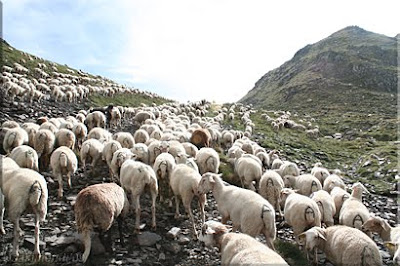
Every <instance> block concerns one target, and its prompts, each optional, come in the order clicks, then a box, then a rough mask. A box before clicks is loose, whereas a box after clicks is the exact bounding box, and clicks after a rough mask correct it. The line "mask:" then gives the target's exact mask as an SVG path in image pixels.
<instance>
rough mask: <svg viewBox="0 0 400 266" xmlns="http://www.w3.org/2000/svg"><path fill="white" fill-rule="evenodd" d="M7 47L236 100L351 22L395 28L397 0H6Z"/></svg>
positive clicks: (389, 31)
mask: <svg viewBox="0 0 400 266" xmlns="http://www.w3.org/2000/svg"><path fill="white" fill-rule="evenodd" d="M2 3H3V14H2V26H3V28H2V33H3V38H4V39H5V40H6V41H7V42H8V43H9V44H11V45H12V46H13V47H15V48H17V49H19V50H22V51H25V52H28V53H31V54H34V55H37V56H40V57H42V58H45V59H48V60H51V61H54V62H57V63H60V64H67V65H68V66H70V67H73V68H76V69H81V70H83V71H86V72H89V73H91V74H95V75H101V76H104V77H107V78H110V79H112V80H114V81H116V82H118V83H121V84H125V85H128V86H131V87H135V88H139V89H141V90H146V91H151V92H154V93H157V94H159V95H161V96H163V97H167V98H169V99H173V100H177V101H180V102H187V101H197V100H201V99H207V100H210V101H216V102H218V103H226V102H235V101H238V100H240V99H241V98H242V97H243V96H244V95H246V93H247V92H248V91H249V90H251V89H252V88H253V87H254V84H255V83H256V82H257V81H258V80H259V79H260V78H261V77H262V76H263V75H264V74H266V73H267V72H268V71H270V70H273V69H275V68H277V67H279V66H280V65H282V64H283V63H284V62H286V61H288V60H290V59H291V58H292V57H293V55H294V54H295V53H296V52H297V51H298V50H299V49H301V48H302V47H304V46H306V45H307V44H312V43H316V42H318V41H319V40H321V39H323V38H326V37H328V36H329V35H331V34H332V33H334V32H336V31H338V30H341V29H343V28H345V27H347V26H351V25H357V26H359V27H361V28H363V29H365V30H368V31H372V32H376V33H381V34H384V35H387V36H391V37H394V36H396V35H397V34H398V33H400V22H399V16H398V10H400V1H398V0H382V1H379V2H378V1H370V0H366V1H365V0H364V1H358V0H336V1H321V0H310V1H298V0H290V1H289V0H282V1H268V0H240V1H239V0H201V1H194V0H113V1H110V0H74V1H71V0H4V1H2Z"/></svg>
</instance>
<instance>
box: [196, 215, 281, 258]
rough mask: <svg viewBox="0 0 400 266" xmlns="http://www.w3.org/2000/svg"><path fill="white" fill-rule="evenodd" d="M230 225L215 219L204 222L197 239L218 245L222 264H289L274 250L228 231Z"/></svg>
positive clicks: (211, 245)
mask: <svg viewBox="0 0 400 266" xmlns="http://www.w3.org/2000/svg"><path fill="white" fill-rule="evenodd" d="M230 231H231V227H230V226H228V225H224V224H222V223H220V222H216V221H207V222H205V223H204V225H203V227H202V230H201V234H200V237H199V240H200V241H202V242H204V243H205V245H206V246H210V247H214V246H216V247H218V249H219V251H220V252H221V264H222V265H264V264H268V265H289V264H287V262H286V261H285V260H284V259H283V258H282V257H281V256H280V255H279V254H278V253H276V252H275V251H273V250H272V249H270V248H269V247H267V246H266V245H264V244H262V243H261V242H259V241H257V240H256V239H255V238H254V237H251V236H249V235H247V234H241V233H230Z"/></svg>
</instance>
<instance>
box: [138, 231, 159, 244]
mask: <svg viewBox="0 0 400 266" xmlns="http://www.w3.org/2000/svg"><path fill="white" fill-rule="evenodd" d="M137 240H138V243H139V245H140V246H153V245H155V244H156V243H157V242H158V241H160V240H161V236H159V235H157V234H156V233H152V232H149V231H145V232H142V233H141V234H140V235H138V236H137Z"/></svg>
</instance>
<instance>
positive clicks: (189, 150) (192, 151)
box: [182, 142, 199, 158]
mask: <svg viewBox="0 0 400 266" xmlns="http://www.w3.org/2000/svg"><path fill="white" fill-rule="evenodd" d="M182 146H183V148H184V149H185V152H186V154H187V155H189V156H190V157H193V158H196V155H197V153H198V152H199V149H198V148H197V147H196V146H194V145H193V144H192V143H190V142H183V143H182Z"/></svg>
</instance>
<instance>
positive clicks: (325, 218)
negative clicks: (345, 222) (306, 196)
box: [311, 190, 336, 227]
mask: <svg viewBox="0 0 400 266" xmlns="http://www.w3.org/2000/svg"><path fill="white" fill-rule="evenodd" d="M311 199H312V200H314V201H315V202H316V203H317V205H318V208H319V211H320V212H321V221H322V222H324V223H325V225H326V226H327V227H329V226H332V225H334V220H333V217H334V216H335V214H336V207H335V202H334V201H333V198H332V197H331V195H329V193H328V192H326V191H325V190H318V191H316V192H314V193H312V194H311Z"/></svg>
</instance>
